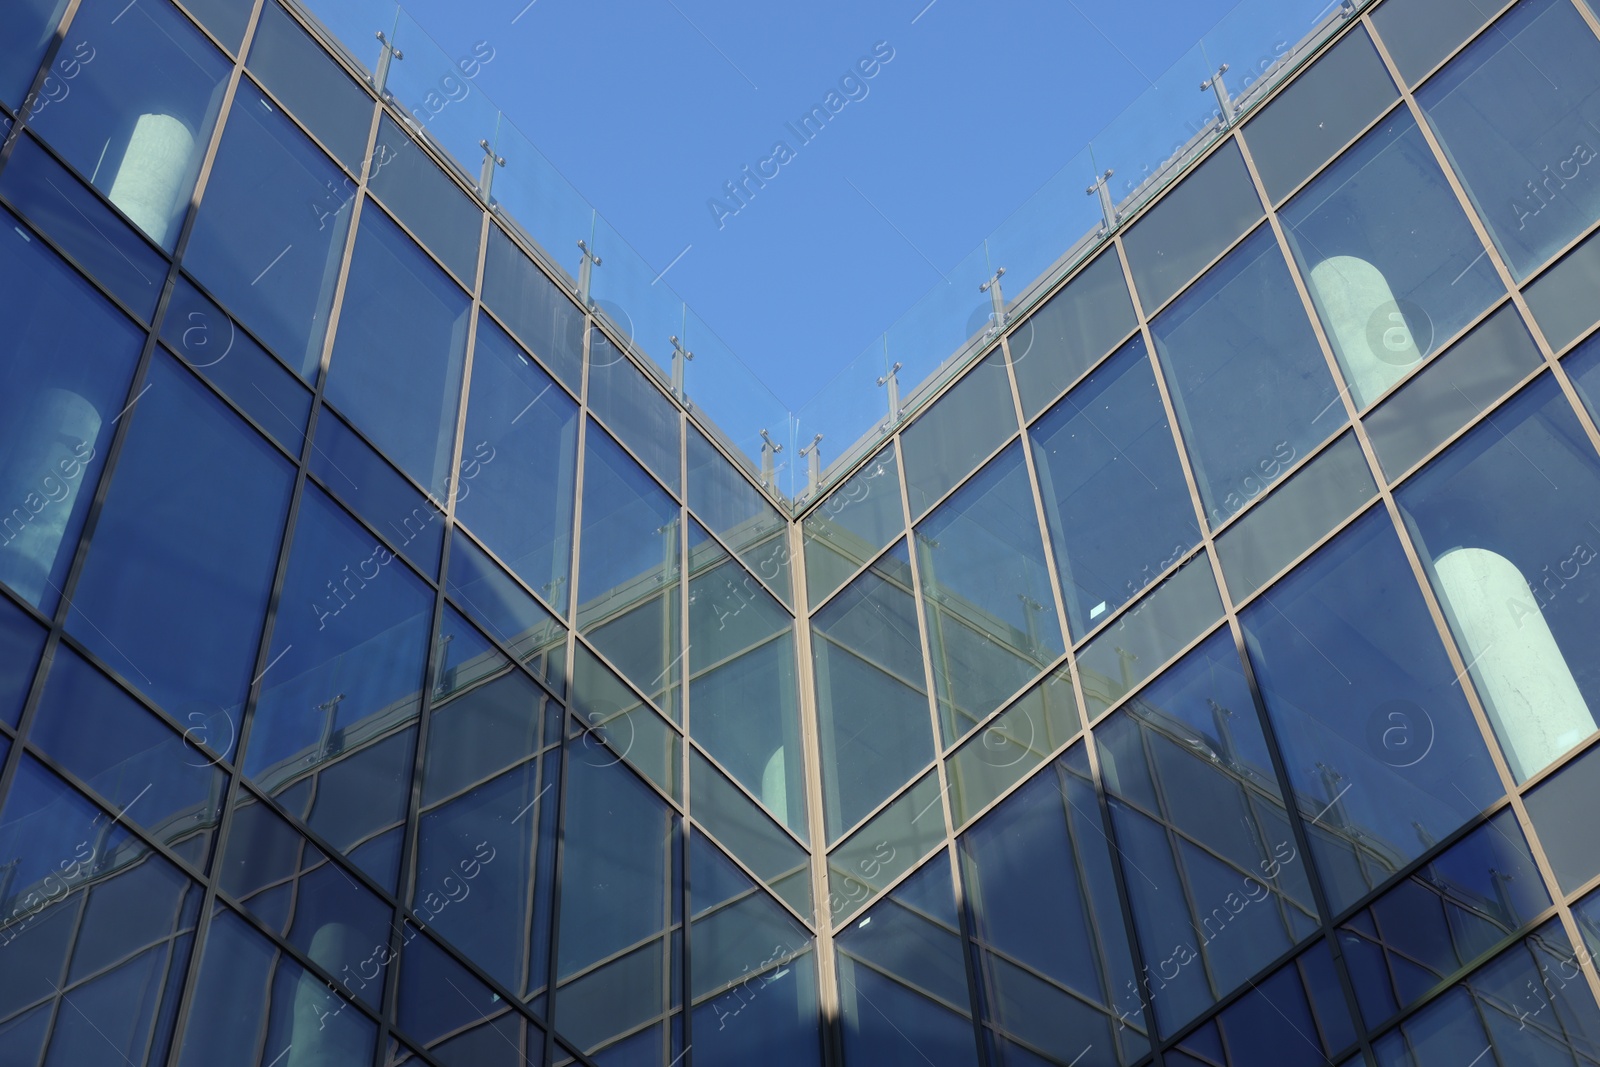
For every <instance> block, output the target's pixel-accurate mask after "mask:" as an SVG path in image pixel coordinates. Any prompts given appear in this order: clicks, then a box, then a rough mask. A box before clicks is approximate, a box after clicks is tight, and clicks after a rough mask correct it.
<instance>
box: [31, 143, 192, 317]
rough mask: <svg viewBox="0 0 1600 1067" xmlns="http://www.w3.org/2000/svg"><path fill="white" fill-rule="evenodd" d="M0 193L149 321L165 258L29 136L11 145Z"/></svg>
mask: <svg viewBox="0 0 1600 1067" xmlns="http://www.w3.org/2000/svg"><path fill="white" fill-rule="evenodd" d="M0 194H3V195H4V196H5V198H6V200H8V201H9V202H10V204H11V206H12V207H14V208H16V210H17V211H18V212H19V213H21V214H22V215H23V216H25V217H26V218H27V219H28V221H29V222H30V223H31V224H32V225H33V226H35V227H37V228H38V229H39V230H40V231H41V232H43V233H44V234H45V235H47V236H48V237H49V238H50V239H51V240H52V241H54V242H55V243H56V244H57V245H58V246H59V247H60V248H61V250H62V251H64V252H65V253H66V254H67V255H69V256H71V257H72V258H73V260H74V261H75V262H77V264H78V265H79V266H80V267H82V268H83V269H84V271H86V272H87V273H89V274H90V275H92V276H94V277H95V278H97V279H99V280H100V282H101V283H102V284H104V285H105V287H106V288H107V289H109V290H111V292H113V293H115V294H116V295H117V297H118V298H119V299H121V300H122V302H123V303H125V304H126V305H127V306H128V307H129V308H131V309H132V310H133V311H134V312H135V313H136V314H138V315H139V316H140V317H142V318H143V319H145V320H146V321H148V320H149V319H150V316H151V315H152V314H153V313H154V312H155V309H156V300H157V298H159V297H160V295H161V286H162V283H163V282H165V281H166V279H167V261H166V260H165V259H164V258H162V256H161V255H160V254H159V253H157V252H156V251H155V249H153V248H151V247H150V246H149V244H147V243H146V242H145V240H144V239H143V238H142V237H140V236H139V235H138V234H137V233H135V232H134V230H133V228H132V227H130V226H129V225H128V224H127V223H126V222H124V221H123V220H122V219H121V218H119V217H118V216H117V213H116V212H114V211H112V210H110V209H109V208H107V207H106V205H105V201H103V200H101V199H100V198H99V197H98V196H96V195H95V194H94V193H92V192H90V191H89V190H88V189H86V188H85V187H84V185H83V183H82V182H80V181H79V180H78V179H77V178H74V177H73V176H72V175H71V173H69V172H68V171H67V169H66V168H65V167H63V166H62V165H61V164H59V163H57V162H56V161H55V160H54V159H52V158H51V157H50V156H49V154H48V153H46V152H45V150H44V149H42V148H40V147H39V146H38V144H36V143H35V142H34V140H33V138H31V137H23V138H21V139H19V140H18V141H17V146H16V148H14V149H12V152H11V159H10V160H9V161H8V162H7V163H6V167H5V171H4V172H3V174H0Z"/></svg>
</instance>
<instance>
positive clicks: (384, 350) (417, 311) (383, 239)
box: [325, 208, 471, 500]
mask: <svg viewBox="0 0 1600 1067" xmlns="http://www.w3.org/2000/svg"><path fill="white" fill-rule="evenodd" d="M470 306H471V301H470V300H469V299H468V298H467V294H466V293H464V292H462V291H461V289H460V288H459V287H458V286H457V285H456V284H455V283H454V282H452V281H451V280H450V277H449V275H447V274H445V272H444V271H442V270H440V269H439V268H438V266H436V265H435V264H434V263H433V261H432V260H430V259H428V257H427V256H425V255H423V253H422V250H421V249H419V248H418V247H417V246H416V245H415V244H414V243H413V242H412V241H411V239H410V238H409V237H407V236H406V235H405V234H404V233H403V232H401V230H400V227H398V226H396V225H395V224H394V223H393V222H392V221H390V219H389V218H388V216H386V215H384V213H383V212H382V211H380V210H377V209H375V208H368V209H367V210H365V211H364V212H363V213H362V216H361V226H360V232H359V233H358V234H357V235H356V249H355V257H354V259H353V260H352V261H351V264H350V277H349V279H348V280H347V281H346V283H345V292H344V303H343V305H342V308H341V310H340V312H339V315H340V319H339V321H340V324H341V325H340V328H339V329H338V331H337V336H336V338H335V340H334V345H333V357H332V359H333V361H332V363H331V365H330V367H329V370H328V381H327V385H326V387H325V388H326V395H327V398H328V399H329V400H330V401H331V402H332V403H333V404H334V405H336V406H337V407H338V408H339V410H340V411H342V412H344V413H345V414H346V415H347V416H349V418H350V421H351V422H353V423H354V424H355V425H356V426H357V427H359V428H360V429H361V430H362V432H363V433H365V434H366V435H367V436H368V437H369V438H371V440H372V442H373V443H374V444H376V445H377V446H378V447H379V448H380V449H382V450H383V451H384V452H386V453H388V454H389V455H390V456H391V457H392V458H393V459H394V461H395V465H396V466H398V467H399V468H400V469H401V470H403V471H405V472H406V473H407V474H409V475H411V477H413V478H415V479H416V480H417V482H418V484H420V485H421V486H422V487H423V488H424V489H426V490H427V491H428V492H430V493H432V494H433V495H434V496H435V497H437V498H438V499H440V500H444V499H447V498H448V497H449V493H450V483H451V477H450V464H451V456H452V451H453V448H454V444H455V436H456V419H457V416H458V414H459V403H460V400H461V368H462V364H463V362H464V361H465V358H466V352H467V326H468V324H469V321H470V320H469V318H468V314H467V313H468V310H469V308H470Z"/></svg>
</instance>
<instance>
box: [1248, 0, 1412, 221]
mask: <svg viewBox="0 0 1600 1067" xmlns="http://www.w3.org/2000/svg"><path fill="white" fill-rule="evenodd" d="M1391 6H1392V5H1391ZM1399 97H1400V92H1399V90H1397V89H1396V88H1395V87H1394V79H1392V78H1390V77H1389V72H1388V70H1387V69H1385V68H1384V65H1383V60H1382V59H1381V58H1379V56H1378V50H1377V49H1376V48H1374V47H1373V46H1372V38H1371V37H1369V36H1367V31H1366V27H1364V26H1357V27H1356V28H1355V29H1353V30H1351V31H1350V32H1349V33H1348V34H1346V35H1345V37H1344V39H1343V40H1341V41H1340V42H1339V43H1338V44H1336V45H1334V46H1333V47H1332V48H1330V49H1328V51H1327V53H1326V54H1324V55H1323V56H1322V58H1320V59H1318V60H1317V61H1316V63H1314V64H1313V65H1312V66H1311V68H1310V69H1309V70H1306V71H1302V72H1301V73H1300V75H1299V76H1298V77H1296V78H1295V80H1294V81H1293V82H1292V83H1291V84H1290V85H1289V87H1288V88H1286V89H1284V90H1283V92H1281V93H1279V94H1278V95H1277V97H1276V98H1275V99H1274V100H1273V101H1272V103H1270V104H1268V105H1267V106H1266V107H1265V108H1263V109H1262V110H1261V111H1260V112H1259V113H1258V114H1256V115H1255V116H1254V117H1252V118H1251V119H1250V122H1249V124H1248V125H1246V126H1245V128H1244V133H1245V140H1246V141H1248V142H1249V144H1250V157H1251V159H1252V160H1254V162H1255V165H1256V171H1257V173H1259V174H1260V175H1261V184H1262V185H1263V186H1264V187H1265V188H1266V190H1267V195H1268V196H1269V197H1271V198H1272V199H1273V200H1274V201H1277V200H1282V199H1283V198H1284V197H1285V196H1287V195H1288V194H1289V192H1290V191H1291V190H1293V189H1294V187H1295V186H1297V185H1299V184H1300V183H1301V182H1302V181H1304V180H1305V179H1306V176H1307V175H1309V174H1310V173H1311V172H1312V171H1314V170H1316V169H1317V168H1318V167H1320V166H1321V165H1322V164H1324V163H1326V162H1327V161H1328V160H1329V159H1331V158H1332V157H1333V156H1334V155H1335V154H1336V153H1338V151H1339V150H1340V149H1342V148H1343V147H1344V146H1345V145H1346V144H1348V143H1349V142H1350V140H1351V138H1353V137H1355V135H1356V134H1358V133H1360V132H1361V130H1362V128H1363V127H1365V126H1366V125H1367V123H1369V122H1371V121H1372V120H1373V119H1375V118H1377V117H1378V116H1379V115H1380V114H1382V113H1383V110H1384V108H1386V107H1388V106H1389V105H1390V104H1392V103H1394V102H1395V101H1396V100H1397V99H1399Z"/></svg>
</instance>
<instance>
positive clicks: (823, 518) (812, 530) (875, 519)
mask: <svg viewBox="0 0 1600 1067" xmlns="http://www.w3.org/2000/svg"><path fill="white" fill-rule="evenodd" d="M801 532H802V536H803V537H804V539H805V553H806V589H807V591H808V594H809V597H810V602H811V604H812V605H816V604H819V603H821V602H822V601H823V600H824V599H826V598H827V596H828V595H829V594H830V593H832V592H833V591H834V590H836V589H838V588H839V586H841V585H843V584H844V583H845V581H846V580H848V579H849V578H850V576H851V575H853V574H855V573H856V571H858V570H860V569H861V567H862V565H863V564H864V563H866V562H867V560H869V559H871V558H872V557H873V556H874V555H876V554H877V552H878V551H879V550H880V549H882V548H883V547H884V546H885V545H887V544H889V543H890V542H891V541H893V540H895V538H897V537H900V536H902V535H903V534H904V533H905V532H906V516H905V508H904V507H903V506H902V505H901V503H900V464H899V461H898V460H897V459H896V458H895V446H894V442H893V441H891V442H890V443H889V444H887V445H885V446H884V447H883V449H882V451H880V452H879V453H878V454H877V455H876V456H874V457H873V458H872V459H871V461H869V462H868V463H867V465H866V466H864V467H862V468H861V469H860V470H858V471H856V472H855V473H854V474H852V475H851V476H850V477H849V478H847V479H846V480H845V481H844V482H843V483H842V484H840V485H839V486H838V487H837V488H835V489H834V491H833V492H831V493H829V494H828V496H827V497H826V498H825V499H824V500H823V501H822V503H821V504H820V505H818V506H817V507H816V508H814V509H812V511H811V512H810V513H809V514H808V515H806V517H805V519H804V520H803V521H802V523H801Z"/></svg>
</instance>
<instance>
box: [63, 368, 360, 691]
mask: <svg viewBox="0 0 1600 1067" xmlns="http://www.w3.org/2000/svg"><path fill="white" fill-rule="evenodd" d="M142 392H143V395H142V396H141V397H140V398H139V399H138V400H137V402H136V405H135V406H133V407H132V409H131V410H130V411H128V412H127V414H126V415H124V416H123V417H124V418H128V419H132V420H133V424H132V425H131V426H130V427H129V428H128V432H127V436H126V437H125V438H124V441H123V446H122V452H121V455H120V456H119V457H118V460H117V467H116V471H115V476H114V478H113V480H112V484H111V488H110V490H109V493H108V495H107V497H106V502H105V506H104V509H103V510H102V511H101V512H100V517H99V521H98V523H97V524H96V526H95V539H94V545H93V547H91V549H90V551H89V556H88V559H87V560H86V561H85V562H84V568H83V572H82V574H81V575H80V577H79V580H78V587H77V590H76V592H75V593H74V596H73V602H72V611H71V614H70V615H69V616H68V618H67V630H68V631H69V632H71V633H73V634H75V635H77V636H78V637H79V639H80V640H82V641H83V643H84V644H85V645H86V646H87V647H88V648H89V649H90V650H91V651H93V652H94V653H95V654H96V655H98V656H99V657H100V658H101V660H102V661H104V662H105V663H107V664H108V665H110V666H111V668H112V669H113V670H115V671H117V672H118V673H119V674H121V675H122V676H123V677H124V678H126V679H127V680H129V681H130V682H131V683H132V684H134V685H135V686H137V687H139V688H140V689H142V690H143V691H144V692H145V694H146V695H148V696H149V697H150V698H151V699H152V700H154V701H155V702H156V703H157V704H158V705H160V706H161V707H162V708H163V709H165V710H166V711H167V712H168V714H170V715H172V716H173V718H175V719H177V720H178V721H180V722H187V721H188V720H187V718H186V717H187V716H188V714H189V713H190V712H192V711H199V712H201V713H202V714H203V715H208V716H209V715H212V714H215V713H216V712H217V711H218V709H223V710H224V711H226V712H227V713H228V714H230V715H232V716H234V717H235V720H236V721H237V719H238V716H239V714H240V712H241V711H242V705H243V703H244V698H245V694H246V692H247V691H248V689H249V686H250V681H251V679H252V678H254V677H255V676H256V672H257V670H258V668H257V667H256V654H257V651H258V650H259V647H260V643H261V618H262V616H263V615H264V614H265V613H266V609H267V600H268V594H269V593H270V592H271V590H272V581H273V574H274V572H275V571H276V569H277V564H278V548H279V544H280V542H281V540H282V537H283V527H284V516H285V514H286V512H287V511H288V508H289V496H290V491H291V489H292V488H293V484H294V473H293V468H292V467H291V466H290V464H289V463H288V462H287V461H285V460H284V459H283V457H282V456H281V455H280V454H279V453H278V452H277V450H276V449H274V448H273V447H272V446H271V445H270V444H268V443H267V442H266V441H265V440H264V439H262V438H261V436H260V435H258V434H257V433H256V432H255V431H254V430H251V429H250V428H249V427H247V426H245V424H244V423H243V422H241V421H240V420H239V419H238V418H237V417H235V416H234V415H233V414H232V413H230V412H229V411H228V410H227V409H226V408H225V407H224V406H223V403H222V401H220V400H218V399H217V398H216V397H215V396H214V395H213V394H212V393H211V391H210V390H208V389H207V388H206V387H205V386H204V385H202V384H200V382H198V381H196V380H195V378H194V376H193V375H192V374H190V373H189V372H188V371H186V370H184V369H182V368H181V367H180V366H178V364H177V362H176V361H175V360H173V359H172V358H171V357H170V356H167V355H165V354H163V353H161V352H159V351H158V352H157V353H156V355H155V357H154V360H153V362H152V363H151V366H150V374H149V380H148V382H147V385H146V387H145V389H144V390H142ZM108 421H109V420H108ZM107 429H108V430H109V427H108V428H107ZM360 558H361V557H360V556H356V557H353V559H355V560H359V559H360ZM341 562H343V561H341ZM325 577H327V578H330V579H331V578H333V577H335V575H334V574H332V573H330V574H328V575H326V576H325ZM298 603H300V604H302V605H304V604H306V603H308V600H307V599H301V600H300V601H298ZM300 610H306V609H305V608H303V607H302V608H301V609H300Z"/></svg>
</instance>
